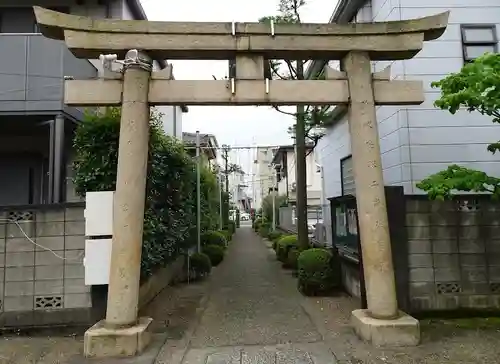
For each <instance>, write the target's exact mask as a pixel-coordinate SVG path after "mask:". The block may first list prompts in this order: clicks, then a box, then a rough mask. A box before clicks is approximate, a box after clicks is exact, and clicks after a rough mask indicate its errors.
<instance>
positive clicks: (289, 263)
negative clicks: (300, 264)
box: [283, 246, 302, 270]
mask: <svg viewBox="0 0 500 364" xmlns="http://www.w3.org/2000/svg"><path fill="white" fill-rule="evenodd" d="M301 252H302V251H301V250H300V249H299V248H296V247H295V246H292V247H291V248H290V249H288V255H287V257H286V261H285V262H284V263H283V267H284V268H289V269H293V270H296V269H297V260H298V258H299V255H300V253H301Z"/></svg>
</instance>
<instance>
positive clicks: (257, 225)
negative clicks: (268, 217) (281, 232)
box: [253, 217, 262, 231]
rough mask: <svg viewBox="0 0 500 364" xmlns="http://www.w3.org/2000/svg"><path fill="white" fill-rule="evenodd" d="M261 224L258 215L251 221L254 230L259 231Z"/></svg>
mask: <svg viewBox="0 0 500 364" xmlns="http://www.w3.org/2000/svg"><path fill="white" fill-rule="evenodd" d="M261 224H262V219H261V218H260V217H257V218H256V219H255V221H254V223H253V229H254V230H255V231H259V228H260V225H261Z"/></svg>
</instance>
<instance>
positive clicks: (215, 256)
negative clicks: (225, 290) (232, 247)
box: [203, 245, 224, 267]
mask: <svg viewBox="0 0 500 364" xmlns="http://www.w3.org/2000/svg"><path fill="white" fill-rule="evenodd" d="M203 253H204V254H206V255H207V256H208V257H209V258H210V262H211V263H212V267H217V266H218V265H219V264H220V263H221V262H222V261H223V260H224V248H222V247H220V246H218V245H207V246H206V247H204V248H203Z"/></svg>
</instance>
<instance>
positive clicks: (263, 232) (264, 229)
mask: <svg viewBox="0 0 500 364" xmlns="http://www.w3.org/2000/svg"><path fill="white" fill-rule="evenodd" d="M270 232H271V225H269V223H267V222H264V223H262V224H261V225H260V226H259V235H260V236H262V237H263V238H267V237H268V236H269V233H270Z"/></svg>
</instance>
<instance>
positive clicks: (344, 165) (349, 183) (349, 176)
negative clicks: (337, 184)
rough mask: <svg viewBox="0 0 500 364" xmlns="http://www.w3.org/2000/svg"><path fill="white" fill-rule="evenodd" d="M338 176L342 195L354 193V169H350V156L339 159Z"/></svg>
mask: <svg viewBox="0 0 500 364" xmlns="http://www.w3.org/2000/svg"><path fill="white" fill-rule="evenodd" d="M340 178H341V183H342V185H341V187H342V196H345V195H353V196H354V195H355V194H356V188H355V187H354V171H353V169H352V156H348V157H345V158H344V159H341V160H340Z"/></svg>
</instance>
